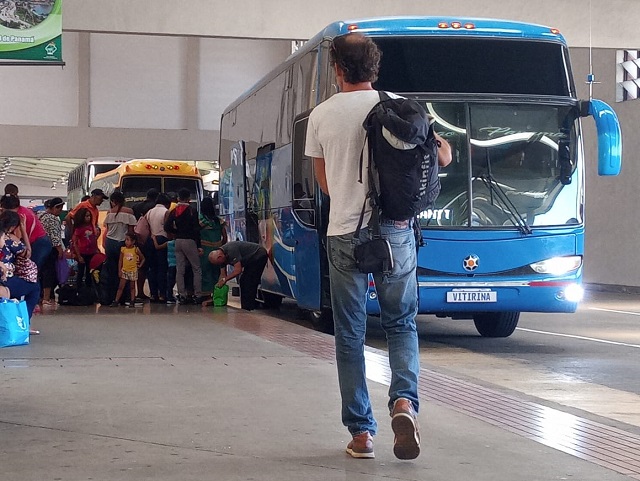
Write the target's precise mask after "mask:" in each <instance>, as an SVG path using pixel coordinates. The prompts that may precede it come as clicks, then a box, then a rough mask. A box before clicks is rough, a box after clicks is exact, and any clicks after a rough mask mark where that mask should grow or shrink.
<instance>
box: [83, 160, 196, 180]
mask: <svg viewBox="0 0 640 481" xmlns="http://www.w3.org/2000/svg"><path fill="white" fill-rule="evenodd" d="M114 173H117V174H119V175H121V176H122V175H164V176H167V175H169V176H176V177H177V176H182V177H199V176H200V171H199V169H198V167H196V166H195V165H193V164H192V163H189V162H185V161H181V160H159V159H134V160H130V161H128V162H125V163H124V164H120V165H118V167H117V168H116V169H113V170H112V171H111V172H106V173H104V174H99V175H96V177H95V178H94V180H100V179H102V178H104V177H108V176H110V175H113V174H114Z"/></svg>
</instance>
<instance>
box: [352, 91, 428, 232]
mask: <svg viewBox="0 0 640 481" xmlns="http://www.w3.org/2000/svg"><path fill="white" fill-rule="evenodd" d="M379 94H380V102H378V103H377V104H376V105H375V106H374V107H373V108H372V109H371V111H370V112H369V114H368V115H367V117H366V119H365V121H364V123H363V126H364V128H365V130H366V131H367V139H368V144H369V170H370V172H371V165H372V164H373V165H374V166H375V171H377V177H378V179H377V182H374V183H373V185H372V186H371V187H370V188H372V189H373V190H374V192H373V201H374V203H375V204H376V205H378V206H379V207H380V209H381V210H382V216H383V217H385V218H387V219H391V220H399V221H402V220H407V219H411V218H414V217H415V216H417V215H418V214H420V213H421V212H423V211H424V210H426V209H428V208H429V207H432V206H433V204H434V202H435V200H436V198H437V197H438V194H439V193H440V179H439V178H438V144H437V141H436V138H435V135H434V132H433V126H432V125H430V123H429V118H428V116H427V113H426V111H425V110H424V108H422V106H421V105H420V104H419V103H418V102H416V101H415V100H411V99H406V98H391V97H389V95H388V94H387V93H386V92H382V91H380V92H379ZM360 168H362V159H361V166H360ZM376 184H377V185H378V186H379V187H378V189H379V190H377V189H376Z"/></svg>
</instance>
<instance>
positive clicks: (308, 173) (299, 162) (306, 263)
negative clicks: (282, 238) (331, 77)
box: [290, 111, 322, 310]
mask: <svg viewBox="0 0 640 481" xmlns="http://www.w3.org/2000/svg"><path fill="white" fill-rule="evenodd" d="M310 112H311V111H308V112H305V113H303V114H301V115H299V116H298V117H297V118H296V119H295V121H294V127H293V179H292V180H293V189H292V204H291V207H292V208H291V211H292V214H293V215H292V229H291V231H290V235H291V236H292V237H293V238H292V241H293V242H292V245H293V248H294V262H295V292H294V294H295V298H296V300H297V303H298V306H300V307H301V308H304V309H311V310H318V309H320V307H321V299H322V282H321V268H320V265H321V258H322V256H321V251H320V247H321V245H320V236H319V233H318V227H319V226H318V220H319V218H318V211H317V202H316V195H315V192H316V188H315V184H316V182H315V176H314V173H313V159H311V158H309V157H307V156H305V155H304V146H305V137H306V134H307V123H308V120H309V114H310Z"/></svg>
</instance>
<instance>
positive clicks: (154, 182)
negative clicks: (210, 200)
mask: <svg viewBox="0 0 640 481" xmlns="http://www.w3.org/2000/svg"><path fill="white" fill-rule="evenodd" d="M199 184H200V180H199V179H196V178H188V177H162V176H126V177H123V178H122V187H121V189H122V192H124V193H125V203H126V204H127V205H131V204H133V203H136V202H141V201H143V200H145V199H146V198H147V191H148V190H149V189H156V190H157V191H158V192H174V193H177V192H178V191H179V190H180V189H182V188H186V189H188V190H189V192H191V200H192V202H196V200H197V199H198V198H199V197H200V188H199Z"/></svg>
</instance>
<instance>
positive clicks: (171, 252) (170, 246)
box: [151, 236, 177, 305]
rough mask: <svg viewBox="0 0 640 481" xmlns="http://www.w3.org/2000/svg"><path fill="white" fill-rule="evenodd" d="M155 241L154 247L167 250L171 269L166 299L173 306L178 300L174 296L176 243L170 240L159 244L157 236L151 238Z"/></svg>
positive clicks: (168, 276) (168, 270) (168, 275)
mask: <svg viewBox="0 0 640 481" xmlns="http://www.w3.org/2000/svg"><path fill="white" fill-rule="evenodd" d="M151 238H152V239H153V245H154V246H155V248H156V249H157V250H161V249H167V264H168V265H169V268H168V269H167V292H166V299H167V305H172V304H175V303H176V298H175V296H174V295H173V288H174V286H175V285H176V272H177V267H176V241H175V240H168V241H167V242H163V243H162V244H158V241H157V240H156V236H152V237H151Z"/></svg>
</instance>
